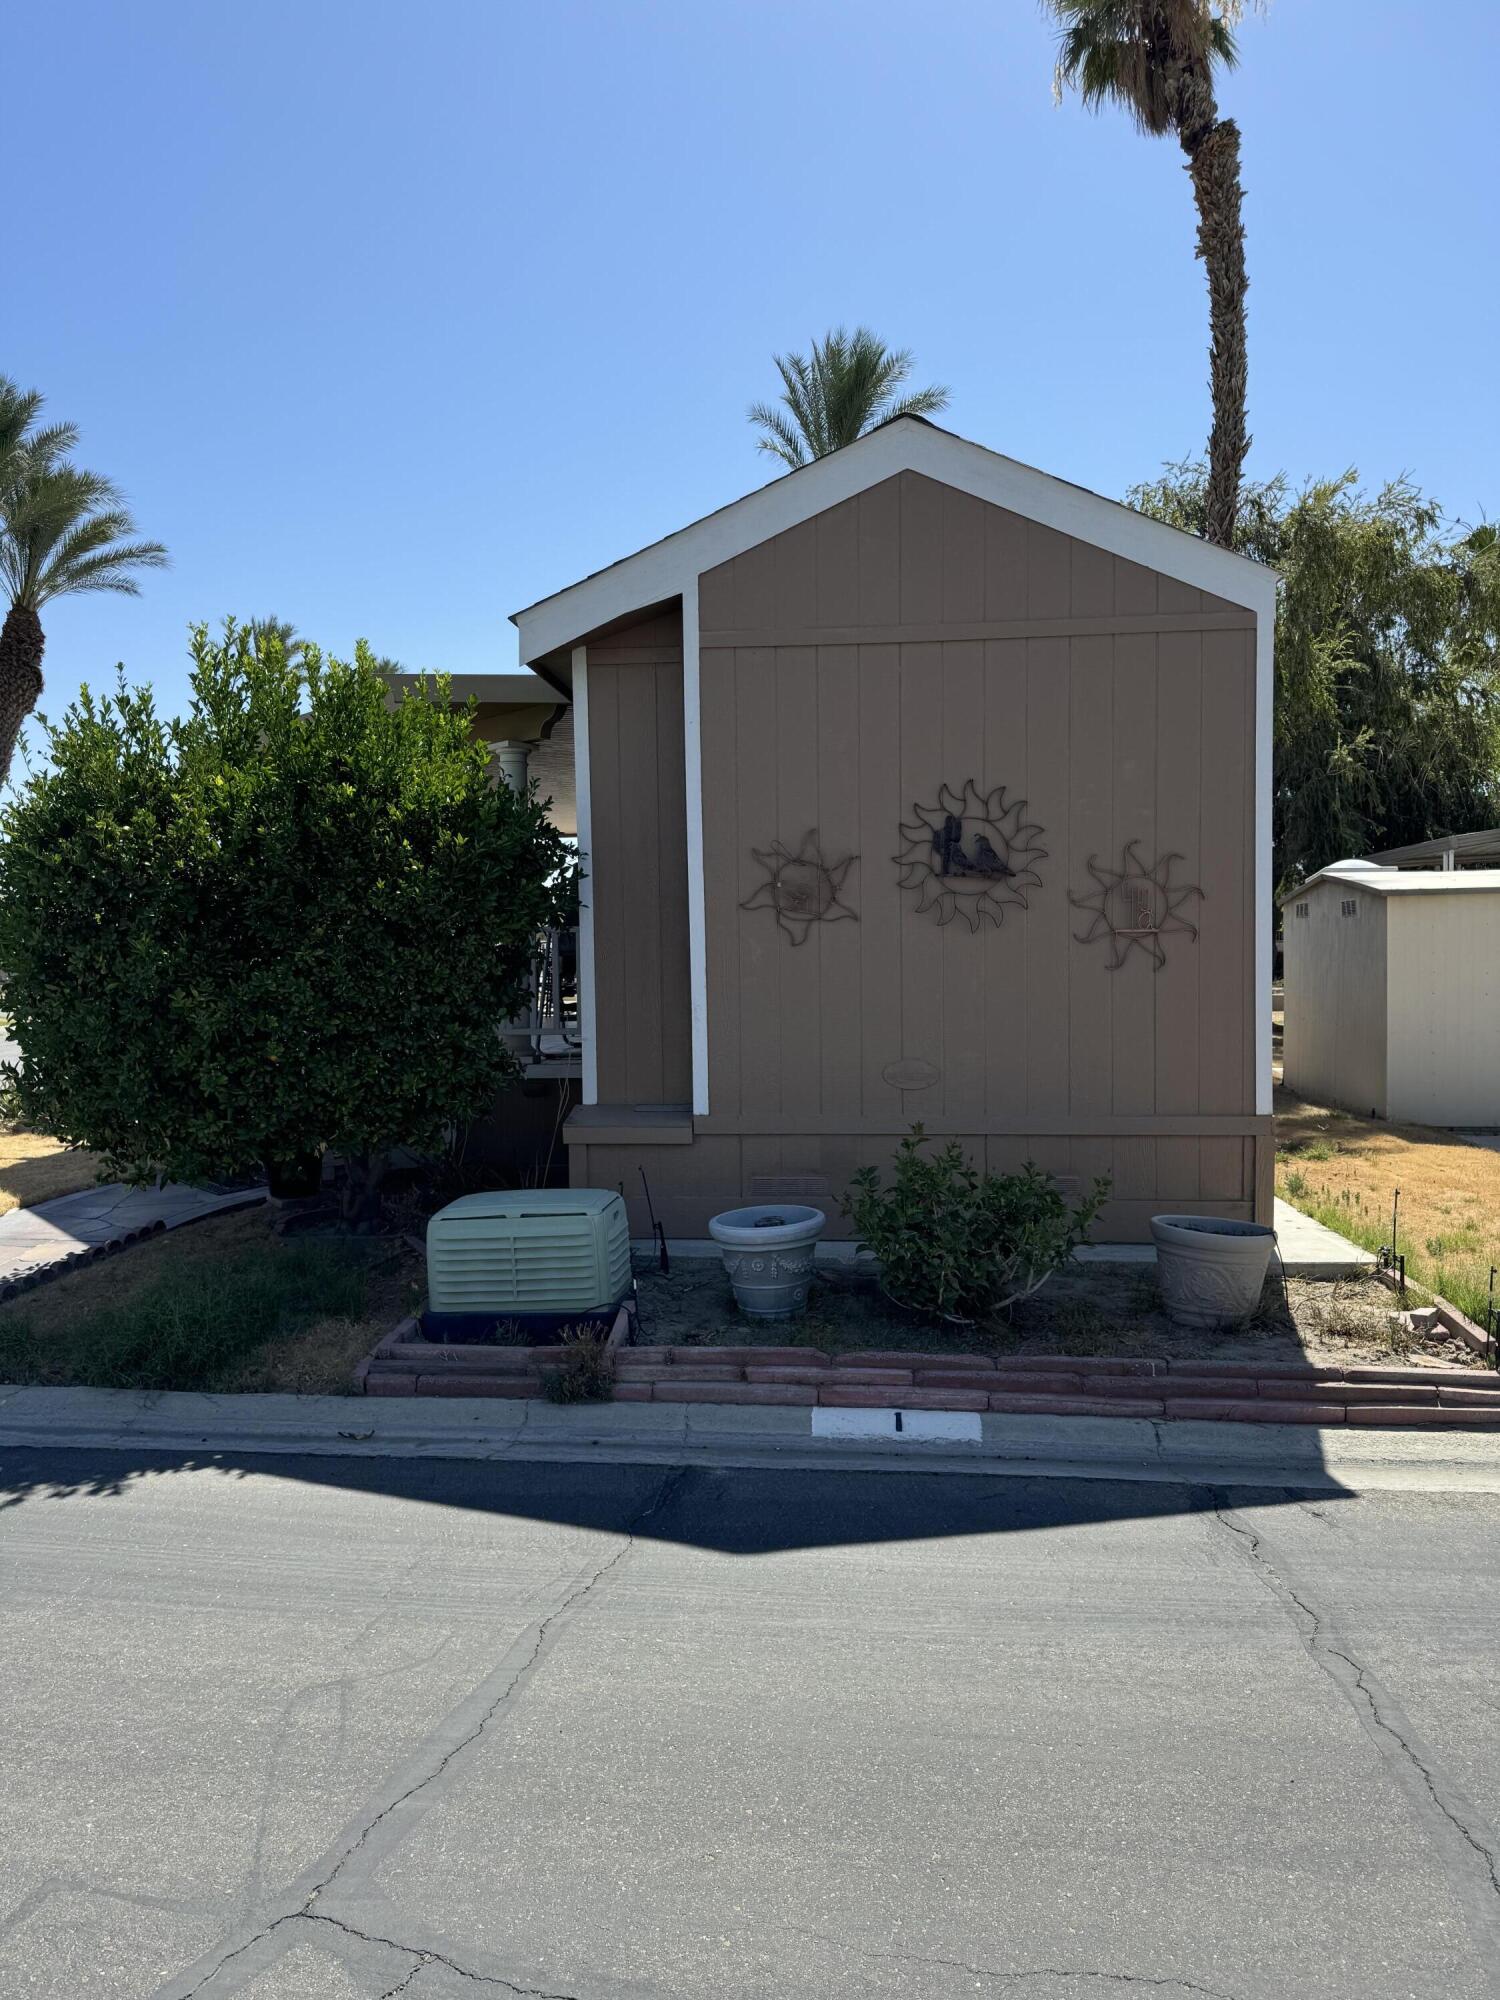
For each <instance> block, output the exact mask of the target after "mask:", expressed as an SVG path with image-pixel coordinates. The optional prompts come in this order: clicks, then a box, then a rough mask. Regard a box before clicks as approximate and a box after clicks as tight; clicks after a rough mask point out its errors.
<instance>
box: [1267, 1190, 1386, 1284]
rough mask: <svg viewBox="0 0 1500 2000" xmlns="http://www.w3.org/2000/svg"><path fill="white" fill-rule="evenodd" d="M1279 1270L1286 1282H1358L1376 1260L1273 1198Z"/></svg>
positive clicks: (1289, 1205) (1287, 1204)
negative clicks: (1301, 1280)
mask: <svg viewBox="0 0 1500 2000" xmlns="http://www.w3.org/2000/svg"><path fill="white" fill-rule="evenodd" d="M1273 1223H1274V1227H1275V1230H1276V1248H1277V1251H1278V1253H1279V1254H1280V1257H1281V1268H1282V1270H1283V1271H1285V1273H1286V1275H1287V1276H1288V1277H1289V1278H1358V1277H1364V1276H1368V1274H1369V1273H1370V1272H1371V1271H1373V1270H1374V1269H1375V1258H1374V1256H1373V1255H1372V1253H1371V1252H1370V1251H1368V1250H1361V1249H1360V1247H1359V1245H1358V1244H1357V1243H1351V1242H1350V1241H1349V1239H1348V1238H1347V1237H1346V1236H1339V1235H1336V1234H1335V1232H1334V1231H1333V1230H1331V1229H1325V1228H1324V1226H1323V1224H1322V1223H1321V1222H1315V1221H1314V1220H1313V1218H1312V1216H1310V1215H1304V1214H1303V1213H1302V1211H1301V1209H1300V1208H1293V1207H1292V1205H1291V1203H1290V1202H1287V1201H1283V1200H1282V1199H1281V1197H1280V1195H1278V1196H1277V1197H1276V1208H1275V1214H1274V1217H1273Z"/></svg>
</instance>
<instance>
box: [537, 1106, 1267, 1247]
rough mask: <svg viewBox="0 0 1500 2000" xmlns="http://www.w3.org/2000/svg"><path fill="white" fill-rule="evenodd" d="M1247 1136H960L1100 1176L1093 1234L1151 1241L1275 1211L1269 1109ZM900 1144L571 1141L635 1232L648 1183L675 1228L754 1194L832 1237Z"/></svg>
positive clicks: (1079, 1181) (1054, 1170)
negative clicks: (1155, 1227) (858, 1185)
mask: <svg viewBox="0 0 1500 2000" xmlns="http://www.w3.org/2000/svg"><path fill="white" fill-rule="evenodd" d="M1246 1127H1247V1129H1246V1130H1245V1131H1243V1132H1241V1133H1239V1134H1236V1135H1231V1136H1224V1135H1222V1134H1216V1135H1214V1136H1211V1137H1205V1138H1194V1137H1191V1136H1181V1135H1174V1136H1173V1137H1170V1138H1163V1137H1160V1136H1157V1135H1150V1134H1148V1135H1144V1136H1140V1137H1121V1136H1120V1135H1118V1134H1111V1135H1109V1136H1106V1137H1099V1138H1089V1137H1077V1136H1074V1137H1070V1138H1056V1137H1045V1138H1044V1137H1040V1136H1039V1137H1036V1138H1033V1139H1026V1138H1023V1137H1018V1136H1015V1135H1013V1134H1007V1135H1006V1136H1004V1137H995V1136H993V1135H984V1134H977V1135H971V1136H966V1137H964V1138H963V1139H962V1141H961V1143H962V1144H963V1146H964V1147H965V1149H966V1150H967V1151H968V1153H969V1155H970V1157H971V1158H972V1159H974V1160H975V1161H976V1162H978V1163H981V1164H983V1165H984V1166H985V1167H986V1168H988V1169H989V1170H990V1171H991V1172H995V1173H1012V1172H1014V1171H1015V1170H1016V1169H1017V1168H1018V1167H1021V1166H1023V1165H1024V1164H1025V1163H1026V1161H1027V1160H1032V1161H1034V1162H1035V1163H1036V1165H1037V1166H1039V1167H1041V1168H1042V1169H1043V1170H1044V1171H1045V1172H1047V1173H1049V1174H1052V1175H1054V1176H1055V1177H1056V1179H1057V1180H1058V1182H1059V1183H1060V1185H1061V1186H1062V1187H1063V1188H1064V1190H1065V1191H1066V1192H1068V1193H1070V1194H1075V1193H1078V1192H1080V1191H1081V1190H1082V1189H1084V1188H1085V1187H1087V1186H1089V1185H1090V1184H1091V1183H1092V1181H1093V1180H1094V1178H1095V1177H1096V1176H1099V1175H1103V1176H1105V1177H1107V1178H1108V1180H1109V1182H1110V1196H1109V1199H1108V1200H1107V1201H1106V1203H1105V1206H1104V1208H1103V1210H1102V1211H1101V1213H1100V1216H1099V1219H1098V1221H1097V1222H1096V1223H1095V1225H1094V1229H1093V1232H1092V1235H1093V1240H1094V1241H1095V1242H1098V1243H1140V1242H1145V1241H1147V1240H1148V1239H1149V1237H1150V1234H1151V1230H1150V1221H1151V1217H1152V1216H1153V1215H1160V1214H1162V1213H1164V1212H1170V1213H1173V1214H1183V1215H1222V1216H1229V1217H1233V1218H1235V1219H1237V1220H1241V1221H1251V1220H1255V1221H1263V1222H1269V1221H1270V1219H1271V1200H1272V1176H1273V1170H1274V1158H1275V1145H1274V1139H1273V1137H1272V1131H1271V1121H1270V1119H1269V1118H1266V1119H1257V1120H1247V1121H1246ZM895 1143H896V1142H895V1141H894V1140H892V1139H891V1138H889V1137H879V1138H876V1137H872V1136H871V1135H869V1134H867V1133H862V1134H859V1135H856V1136H848V1137H843V1136H839V1135H836V1134H827V1133H818V1134H811V1135H809V1134H802V1135H796V1136H792V1135H787V1134H771V1135H766V1136H758V1135H754V1134H748V1133H740V1134H728V1133H720V1134H702V1135H700V1136H699V1137H697V1138H695V1139H694V1140H693V1142H692V1144H691V1145H688V1146H650V1145H647V1146H639V1147H636V1146H628V1145H589V1144H587V1143H586V1142H579V1143H572V1144H570V1145H569V1148H568V1157H569V1179H570V1182H571V1184H572V1185H573V1186H574V1187H607V1188H617V1189H618V1190H619V1191H620V1192H621V1193H622V1194H623V1195H624V1197H625V1201H626V1205H627V1207H628V1209H629V1211H630V1226H631V1233H632V1235H636V1236H643V1235H646V1234H648V1233H649V1217H648V1208H647V1200H646V1190H647V1186H648V1185H649V1188H650V1198H651V1203H652V1205H653V1206H654V1208H655V1212H656V1217H657V1220H658V1221H659V1222H661V1223H663V1224H664V1225H665V1227H666V1231H667V1234H668V1235H669V1236H706V1235H707V1234H708V1220H709V1217H710V1216H712V1215H717V1214H718V1213H719V1211H720V1210H721V1209H725V1208H731V1207H733V1206H735V1205H736V1204H737V1203H741V1202H750V1201H798V1202H804V1203H806V1204H807V1205H809V1206H810V1207H813V1208H821V1209H822V1210H823V1211H824V1213H825V1214H826V1215H827V1216H828V1218H829V1227H828V1236H829V1238H830V1239H839V1238H847V1237H848V1236H849V1235H851V1234H852V1231H851V1230H850V1227H849V1224H848V1222H847V1220H846V1219H845V1217H844V1215H843V1213H842V1207H841V1202H842V1197H843V1195H844V1192H845V1190H846V1189H847V1188H848V1186H849V1183H850V1180H851V1179H852V1177H853V1175H854V1173H855V1171H856V1169H858V1168H859V1167H862V1166H865V1165H873V1166H877V1167H880V1168H881V1169H882V1170H885V1169H886V1168H888V1166H889V1163H890V1159H891V1155H892V1153H893V1152H894V1149H895Z"/></svg>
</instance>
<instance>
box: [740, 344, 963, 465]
mask: <svg viewBox="0 0 1500 2000" xmlns="http://www.w3.org/2000/svg"><path fill="white" fill-rule="evenodd" d="M774 361H775V365H776V371H777V373H778V374H779V375H780V377H781V382H782V396H781V403H782V407H781V408H780V409H778V408H776V407H774V406H773V405H771V404H767V403H756V404H753V405H752V406H751V409H750V412H749V416H750V421H751V423H752V424H754V425H756V426H757V427H758V429H759V430H760V431H761V433H762V435H761V437H760V439H759V441H758V442H759V445H760V448H761V450H762V451H769V452H771V453H773V454H774V455H775V456H776V457H777V458H780V459H781V460H783V462H784V463H785V464H787V465H790V466H794V467H795V466H798V465H805V464H806V463H807V462H808V460H809V459H813V458H825V457H826V456H827V455H828V453H829V452H831V451H838V450H839V449H840V448H841V447H842V446H844V445H846V444H852V443H853V442H854V440H855V439H856V438H857V437H862V436H863V435H864V433H865V432H866V431H867V430H870V429H871V428H872V427H873V426H874V425H876V424H880V423H884V422H886V421H887V420H888V419H889V418H891V417H893V416H925V415H927V414H928V413H930V412H931V411H934V410H941V409H945V408H946V407H947V404H948V391H947V390H946V389H944V388H942V387H940V386H937V385H934V386H933V387H931V388H927V389H920V390H916V391H914V392H913V393H911V394H910V395H907V396H904V397H899V398H898V395H897V391H898V390H899V389H900V388H901V387H902V385H903V384H904V383H905V382H906V381H907V380H908V378H909V377H910V375H911V372H912V368H913V366H914V362H913V359H912V354H911V350H910V349H909V348H904V347H902V348H890V347H887V346H886V345H885V343H884V341H882V340H881V339H879V338H878V336H877V335H875V334H874V333H872V332H871V331H870V329H869V328H868V327H866V326H857V327H855V328H854V330H853V332H852V333H851V332H850V331H849V330H848V329H847V328H846V327H842V326H837V327H834V328H833V329H832V330H831V331H830V332H828V333H826V334H825V335H824V336H823V338H822V339H821V340H815V341H813V343H812V348H811V351H810V353H808V354H806V355H802V354H778V355H776V356H774Z"/></svg>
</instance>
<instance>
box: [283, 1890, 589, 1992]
mask: <svg viewBox="0 0 1500 2000" xmlns="http://www.w3.org/2000/svg"><path fill="white" fill-rule="evenodd" d="M291 1921H293V1922H294V1923H306V1924H331V1925H332V1926H333V1928H334V1929H335V1930H337V1931H342V1932H343V1933H344V1935H345V1936H346V1937H352V1938H358V1939H359V1941H360V1943H361V1944H378V1945H384V1946H385V1947H386V1949H387V1950H388V1951H402V1952H407V1953H409V1954H410V1956H411V1957H413V1958H414V1959H416V1961H417V1963H416V1964H415V1965H414V1966H413V1967H412V1969H411V1971H410V1972H408V1973H407V1975H406V1977H405V1978H404V1979H403V1980H401V1981H399V1982H398V1984H397V1985H395V1986H393V1987H392V1988H391V1990H390V1992H389V1993H385V1994H383V1995H382V1996H381V2000H394V1996H395V1995H396V1994H397V1993H399V1992H400V1991H401V1990H402V1988H403V1987H406V1986H410V1984H411V1982H412V1981H413V1980H414V1979H415V1978H416V1976H417V1974H418V1973H419V1972H420V1971H422V1969H423V1967H424V1966H428V1965H441V1966H442V1967H443V1968H444V1969H445V1970H446V1971H448V1972H455V1973H457V1974H458V1977H459V1978H460V1979H472V1980H473V1982H474V1984H475V1985H476V1986H498V1987H500V1988H501V1989H502V1990H503V1991H504V1992H506V1993H515V1994H518V1995H520V1996H521V2000H579V1997H578V1995H577V1994H576V1993H561V1992H558V1991H557V1989H556V1988H554V1987H550V1986H522V1985H520V1984H519V1983H518V1982H517V1981H516V1980H514V1979H505V1978H502V1977H501V1976H500V1974H499V1973H493V1972H471V1971H470V1970H469V1968H468V1966H466V1965H460V1964H459V1962H458V1960H457V1959H456V1958H450V1957H449V1956H448V1954H447V1953H446V1952H442V1951H434V1950H433V1949H432V1948H431V1947H430V1946H428V1945H419V1944H402V1942H401V1941H400V1939H399V1938H388V1937H381V1936H380V1934H379V1933H378V1932H376V1931H362V1930H360V1929H358V1928H357V1927H356V1926H355V1925H354V1924H346V1923H345V1922H344V1920H343V1918H342V1917H330V1916H326V1915H325V1914H324V1913H323V1912H322V1911H320V1910H310V1911H308V1912H306V1913H303V1912H300V1911H299V1912H298V1913H297V1915H296V1916H295V1917H294V1918H293V1919H292V1920H291Z"/></svg>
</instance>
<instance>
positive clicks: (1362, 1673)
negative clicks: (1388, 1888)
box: [1206, 1488, 1500, 1897]
mask: <svg viewBox="0 0 1500 2000" xmlns="http://www.w3.org/2000/svg"><path fill="white" fill-rule="evenodd" d="M1209 1493H1210V1498H1211V1501H1212V1508H1211V1511H1212V1513H1213V1516H1214V1519H1215V1520H1216V1521H1217V1522H1218V1523H1219V1525H1220V1527H1221V1528H1225V1529H1227V1530H1228V1531H1229V1533H1230V1534H1232V1535H1233V1536H1235V1537H1236V1539H1237V1540H1238V1541H1239V1542H1240V1543H1241V1544H1242V1545H1243V1547H1244V1548H1245V1551H1246V1554H1247V1556H1248V1558H1249V1560H1250V1562H1251V1564H1252V1565H1253V1567H1254V1569H1255V1572H1256V1575H1257V1576H1258V1577H1259V1578H1260V1580H1261V1581H1262V1583H1263V1584H1264V1585H1265V1586H1266V1588H1267V1589H1268V1590H1269V1591H1270V1592H1271V1594H1272V1595H1273V1596H1274V1597H1275V1598H1276V1599H1277V1600H1278V1601H1279V1602H1280V1603H1281V1605H1282V1606H1283V1607H1284V1608H1285V1607H1290V1609H1291V1612H1292V1617H1293V1622H1294V1623H1295V1625H1296V1627H1297V1630H1298V1633H1299V1635H1300V1637H1301V1639H1302V1643H1303V1646H1304V1647H1305V1648H1306V1650H1307V1653H1308V1655H1309V1657H1310V1658H1311V1659H1312V1660H1313V1662H1314V1663H1315V1665H1317V1666H1318V1667H1319V1668H1321V1669H1322V1671H1323V1672H1324V1673H1325V1674H1326V1675H1327V1676H1328V1678H1329V1679H1330V1680H1331V1681H1332V1682H1333V1683H1334V1685H1335V1687H1337V1688H1338V1689H1339V1690H1340V1692H1341V1693H1342V1694H1343V1695H1344V1696H1345V1697H1346V1699H1348V1700H1349V1701H1350V1702H1351V1703H1352V1704H1353V1705H1354V1707H1355V1708H1356V1710H1357V1711H1358V1712H1359V1713H1360V1714H1361V1715H1362V1717H1363V1719H1364V1720H1365V1721H1366V1722H1367V1723H1368V1725H1369V1727H1370V1729H1371V1732H1372V1734H1373V1735H1374V1737H1375V1740H1376V1742H1377V1744H1378V1745H1379V1747H1380V1748H1381V1750H1382V1751H1383V1752H1384V1753H1385V1755H1386V1757H1387V1760H1388V1761H1389V1762H1391V1763H1394V1764H1397V1765H1398V1766H1399V1767H1401V1768H1402V1769H1404V1770H1405V1771H1406V1772H1408V1773H1409V1774H1411V1775H1412V1776H1414V1777H1415V1778H1416V1779H1417V1781H1418V1782H1419V1784H1420V1786H1421V1789H1422V1791H1423V1792H1425V1794H1426V1796H1427V1798H1428V1800H1430V1802H1431V1804H1432V1806H1433V1808H1434V1809H1435V1810H1436V1812H1437V1813H1438V1814H1439V1815H1440V1816H1441V1818H1442V1819H1443V1821H1444V1822H1445V1824H1446V1825H1448V1826H1450V1827H1451V1828H1452V1829H1453V1831H1454V1832H1455V1833H1456V1834H1458V1835H1459V1836H1460V1838H1461V1839H1462V1840H1463V1841H1464V1843H1465V1845H1466V1846H1467V1847H1468V1848H1469V1849H1470V1850H1471V1851H1472V1853H1473V1854H1474V1856H1475V1857H1476V1858H1477V1860H1478V1861H1479V1862H1480V1863H1481V1865H1482V1867H1483V1870H1484V1875H1485V1878H1486V1880H1487V1882H1488V1886H1489V1889H1490V1891H1491V1892H1492V1893H1493V1894H1494V1895H1496V1896H1497V1897H1500V1857H1497V1854H1496V1850H1495V1848H1494V1847H1493V1846H1492V1845H1491V1844H1490V1843H1489V1842H1488V1841H1486V1840H1484V1839H1482V1838H1481V1836H1480V1833H1479V1832H1478V1830H1477V1829H1476V1827H1475V1826H1474V1825H1472V1824H1471V1823H1470V1819H1469V1817H1467V1816H1466V1812H1465V1807H1466V1804H1467V1802H1466V1801H1461V1800H1458V1799H1456V1798H1455V1797H1454V1796H1453V1795H1452V1791H1451V1788H1450V1787H1448V1786H1447V1785H1444V1784H1442V1783H1440V1782H1439V1780H1438V1777H1437V1775H1436V1774H1435V1772H1434V1771H1433V1770H1432V1769H1431V1767H1430V1765H1429V1764H1428V1763H1427V1762H1426V1760H1425V1758H1424V1757H1423V1756H1421V1755H1419V1754H1418V1750H1417V1747H1416V1745H1415V1743H1414V1742H1413V1741H1412V1739H1411V1737H1410V1736H1409V1735H1408V1734H1407V1729H1408V1728H1409V1726H1410V1725H1406V1726H1405V1727H1403V1726H1400V1724H1399V1723H1398V1720H1397V1715H1396V1713H1395V1712H1394V1711H1395V1704H1394V1702H1393V1701H1392V1700H1391V1697H1390V1696H1389V1695H1387V1694H1386V1693H1385V1690H1384V1689H1383V1688H1381V1686H1380V1685H1379V1683H1378V1682H1377V1681H1376V1680H1375V1679H1374V1677H1373V1675H1371V1673H1370V1671H1369V1669H1368V1668H1367V1667H1365V1666H1363V1665H1362V1664H1361V1662H1360V1661H1358V1660H1357V1659H1355V1657H1354V1655H1353V1654H1352V1653H1350V1652H1347V1651H1346V1650H1345V1649H1344V1647H1343V1646H1342V1645H1339V1644H1337V1643H1336V1642H1335V1641H1334V1639H1333V1638H1332V1637H1330V1635H1329V1619H1328V1617H1327V1614H1326V1613H1324V1612H1321V1611H1319V1610H1318V1609H1317V1607H1316V1606H1315V1605H1313V1604H1310V1603H1309V1602H1308V1600H1307V1599H1306V1598H1305V1597H1303V1596H1301V1595H1300V1594H1299V1593H1298V1591H1296V1590H1295V1589H1294V1588H1293V1587H1292V1585H1291V1584H1290V1583H1288V1582H1287V1580H1286V1578H1285V1577H1284V1576H1283V1575H1282V1574H1281V1572H1280V1571H1279V1570H1278V1569H1277V1568H1276V1565H1275V1564H1274V1563H1273V1562H1272V1561H1271V1558H1270V1557H1269V1555H1267V1554H1266V1553H1265V1548H1264V1543H1263V1541H1262V1538H1261V1537H1260V1536H1259V1535H1258V1534H1257V1533H1256V1532H1255V1530H1254V1529H1253V1528H1252V1527H1250V1526H1249V1525H1248V1523H1245V1522H1241V1521H1236V1520H1234V1519H1233V1518H1232V1506H1231V1502H1230V1499H1229V1496H1228V1494H1227V1493H1226V1492H1224V1491H1223V1490H1222V1489H1220V1488H1211V1489H1209ZM1206 1511H1210V1510H1206ZM1402 1720H1403V1721H1404V1718H1403V1719H1402ZM1467 1812H1468V1813H1469V1814H1472V1815H1473V1818H1474V1819H1476V1820H1477V1819H1478V1817H1479V1816H1478V1814H1477V1813H1474V1810H1473V1808H1472V1807H1467Z"/></svg>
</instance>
